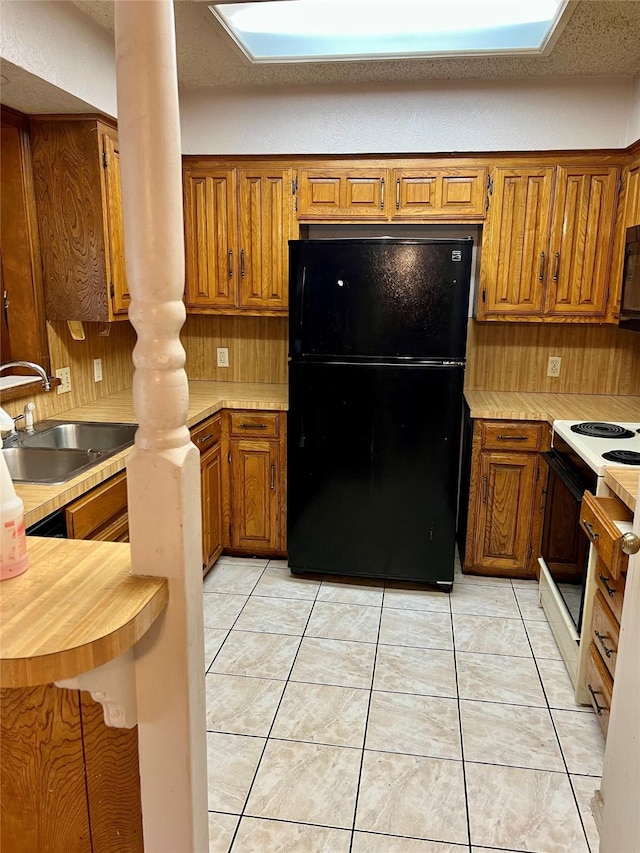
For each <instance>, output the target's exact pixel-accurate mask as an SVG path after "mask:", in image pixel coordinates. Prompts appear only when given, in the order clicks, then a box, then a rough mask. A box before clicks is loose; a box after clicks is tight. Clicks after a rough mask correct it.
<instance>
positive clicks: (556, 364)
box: [547, 355, 562, 377]
mask: <svg viewBox="0 0 640 853" xmlns="http://www.w3.org/2000/svg"><path fill="white" fill-rule="evenodd" d="M561 363H562V359H561V358H560V356H559V355H550V356H549V361H548V362H547V376H554V377H555V376H560V365H561Z"/></svg>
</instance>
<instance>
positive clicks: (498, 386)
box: [465, 320, 640, 420]
mask: <svg viewBox="0 0 640 853" xmlns="http://www.w3.org/2000/svg"><path fill="white" fill-rule="evenodd" d="M550 355H557V356H560V358H561V359H562V366H561V371H560V376H558V377H549V376H547V360H548V357H549V356H550ZM465 390H468V391H472V390H473V391H476V390H483V391H527V392H536V393H538V392H541V393H546V392H550V393H555V394H583V395H584V394H605V395H609V394H613V395H618V394H639V393H640V335H638V334H636V333H635V332H629V331H624V330H621V329H618V328H617V327H615V326H580V325H553V324H544V323H536V324H523V323H499V324H485V323H477V322H475V321H474V320H470V321H469V330H468V337H467V370H466V377H465ZM636 420H638V418H636Z"/></svg>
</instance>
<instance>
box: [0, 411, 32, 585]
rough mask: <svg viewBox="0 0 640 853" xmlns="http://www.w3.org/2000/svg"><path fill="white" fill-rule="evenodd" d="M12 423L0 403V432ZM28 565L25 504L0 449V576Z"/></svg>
mask: <svg viewBox="0 0 640 853" xmlns="http://www.w3.org/2000/svg"><path fill="white" fill-rule="evenodd" d="M13 426H14V425H13V418H12V417H11V416H10V415H9V414H7V412H5V410H4V409H3V408H2V407H1V406H0V435H1V433H2V431H5V432H7V431H9V430H12V429H13ZM1 447H2V439H1V438H0V448H1ZM28 568H29V556H28V554H27V538H26V536H25V532H24V504H23V502H22V499H21V498H19V497H18V495H17V494H16V490H15V488H14V485H13V480H12V479H11V475H10V474H9V469H8V468H7V463H6V462H5V459H4V456H3V455H2V451H1V450H0V580H6V579H7V578H15V577H16V575H21V574H22V572H25V571H26V570H27V569H28Z"/></svg>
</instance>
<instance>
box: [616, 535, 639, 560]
mask: <svg viewBox="0 0 640 853" xmlns="http://www.w3.org/2000/svg"><path fill="white" fill-rule="evenodd" d="M620 544H621V547H622V553H623V554H629V556H631V555H633V554H637V553H638V551H640V536H638V535H637V534H636V533H623V535H622V542H621V543H620Z"/></svg>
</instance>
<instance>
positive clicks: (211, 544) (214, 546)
mask: <svg viewBox="0 0 640 853" xmlns="http://www.w3.org/2000/svg"><path fill="white" fill-rule="evenodd" d="M200 479H201V495H202V567H203V569H204V570H205V571H206V570H207V569H208V568H209V566H210V565H211V564H212V563H213V561H214V560H215V559H216V558H217V557H218V556H219V554H220V553H221V551H222V450H221V447H220V444H216V445H215V447H212V448H211V450H208V451H207V452H206V453H205V454H204V455H203V456H202V459H201V460H200Z"/></svg>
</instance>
